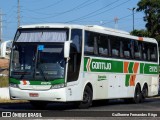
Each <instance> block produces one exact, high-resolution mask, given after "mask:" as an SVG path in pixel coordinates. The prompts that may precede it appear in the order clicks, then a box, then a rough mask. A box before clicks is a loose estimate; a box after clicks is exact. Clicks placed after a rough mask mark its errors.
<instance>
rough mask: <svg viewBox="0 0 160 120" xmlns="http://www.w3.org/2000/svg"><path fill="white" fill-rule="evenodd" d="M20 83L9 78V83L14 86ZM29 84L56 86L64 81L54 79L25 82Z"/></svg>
mask: <svg viewBox="0 0 160 120" xmlns="http://www.w3.org/2000/svg"><path fill="white" fill-rule="evenodd" d="M20 81H22V80H18V79H15V78H10V83H14V84H20ZM26 81H29V82H30V85H56V84H62V83H64V82H65V80H64V79H55V80H50V81H41V80H37V81H35V80H26Z"/></svg>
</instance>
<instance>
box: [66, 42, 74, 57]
mask: <svg viewBox="0 0 160 120" xmlns="http://www.w3.org/2000/svg"><path fill="white" fill-rule="evenodd" d="M71 43H72V41H65V42H64V58H69V52H70V44H71Z"/></svg>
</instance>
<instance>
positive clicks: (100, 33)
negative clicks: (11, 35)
mask: <svg viewBox="0 0 160 120" xmlns="http://www.w3.org/2000/svg"><path fill="white" fill-rule="evenodd" d="M66 41H70V44H68V46H70V48H69V49H66V48H67V47H66V48H65V45H64V44H65V42H66ZM64 48H65V49H64ZM23 51H24V52H23ZM64 51H65V52H64ZM62 52H63V53H62ZM67 52H68V53H67ZM69 52H70V55H69ZM64 53H65V58H64ZM59 54H62V55H61V56H60V57H59V56H58V55H59ZM67 54H68V56H70V57H67ZM54 57H55V58H54ZM62 57H63V59H62ZM52 58H54V59H52ZM60 58H61V59H62V61H61V60H60ZM27 61H28V62H27ZM52 61H54V62H52ZM64 61H65V62H64ZM61 64H62V65H61ZM158 64H159V53H158V44H157V42H156V40H155V39H152V38H142V37H136V36H132V35H130V34H129V33H127V32H124V31H119V30H114V29H110V28H104V27H101V26H95V25H93V26H91V25H90V26H82V25H69V24H39V25H28V26H21V27H20V28H19V29H18V31H17V34H16V36H15V39H14V41H13V47H12V54H11V62H10V87H9V90H10V97H11V99H23V100H29V101H31V102H32V103H34V105H35V104H36V103H35V102H40V101H41V102H40V103H42V101H55V102H71V101H81V102H80V104H81V107H82V108H83V107H84V108H85V107H89V106H90V105H91V102H92V100H102V99H116V98H126V99H128V98H129V99H130V98H133V100H134V101H135V102H136V103H139V102H141V101H142V100H143V99H144V98H145V97H147V96H155V95H157V94H158V88H159V79H158V78H159V75H158ZM53 69H54V70H53ZM60 71H61V72H60ZM55 76H56V77H55ZM85 97H86V98H85ZM36 105H37V104H36Z"/></svg>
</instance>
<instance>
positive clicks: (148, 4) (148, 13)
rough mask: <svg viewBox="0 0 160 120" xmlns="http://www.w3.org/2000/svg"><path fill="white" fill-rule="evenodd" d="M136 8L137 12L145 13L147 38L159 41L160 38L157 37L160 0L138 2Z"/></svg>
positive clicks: (159, 32)
mask: <svg viewBox="0 0 160 120" xmlns="http://www.w3.org/2000/svg"><path fill="white" fill-rule="evenodd" d="M137 6H138V8H137V11H143V12H144V13H145V16H144V21H145V22H146V28H147V31H148V36H149V37H153V38H158V40H159V41H160V37H157V36H160V0H140V1H139V2H138V4H137Z"/></svg>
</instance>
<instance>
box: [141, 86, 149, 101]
mask: <svg viewBox="0 0 160 120" xmlns="http://www.w3.org/2000/svg"><path fill="white" fill-rule="evenodd" d="M147 97H148V87H147V85H144V86H143V89H142V102H143V101H144V100H145V98H147Z"/></svg>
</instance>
